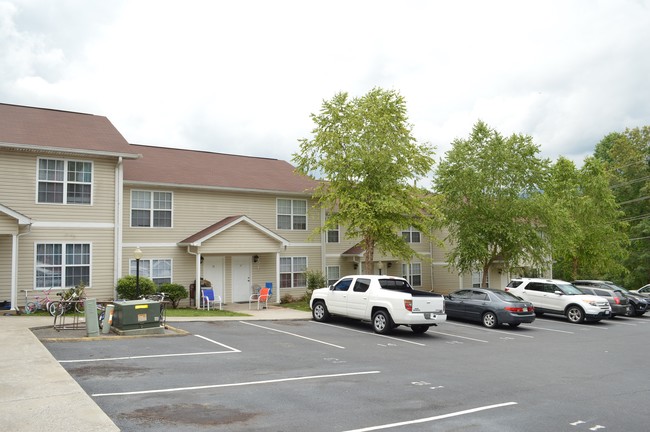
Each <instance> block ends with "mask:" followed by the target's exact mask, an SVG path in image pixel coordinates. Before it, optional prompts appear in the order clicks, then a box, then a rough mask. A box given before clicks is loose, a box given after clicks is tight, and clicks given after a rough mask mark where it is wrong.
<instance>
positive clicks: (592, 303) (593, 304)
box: [582, 300, 598, 306]
mask: <svg viewBox="0 0 650 432" xmlns="http://www.w3.org/2000/svg"><path fill="white" fill-rule="evenodd" d="M582 301H583V302H585V303H588V304H590V305H592V306H598V303H596V300H582Z"/></svg>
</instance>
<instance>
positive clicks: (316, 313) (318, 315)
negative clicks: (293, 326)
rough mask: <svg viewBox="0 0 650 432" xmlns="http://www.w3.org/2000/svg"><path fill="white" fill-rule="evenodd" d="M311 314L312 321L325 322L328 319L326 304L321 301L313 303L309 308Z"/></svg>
mask: <svg viewBox="0 0 650 432" xmlns="http://www.w3.org/2000/svg"><path fill="white" fill-rule="evenodd" d="M311 316H312V317H314V321H317V322H325V321H329V319H330V313H329V311H328V310H327V306H325V303H324V302H322V301H318V302H316V303H314V308H313V309H312V310H311Z"/></svg>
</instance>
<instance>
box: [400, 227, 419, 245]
mask: <svg viewBox="0 0 650 432" xmlns="http://www.w3.org/2000/svg"><path fill="white" fill-rule="evenodd" d="M402 238H403V239H404V241H405V242H406V243H420V231H418V230H416V229H415V228H413V227H410V228H409V229H408V230H406V231H402Z"/></svg>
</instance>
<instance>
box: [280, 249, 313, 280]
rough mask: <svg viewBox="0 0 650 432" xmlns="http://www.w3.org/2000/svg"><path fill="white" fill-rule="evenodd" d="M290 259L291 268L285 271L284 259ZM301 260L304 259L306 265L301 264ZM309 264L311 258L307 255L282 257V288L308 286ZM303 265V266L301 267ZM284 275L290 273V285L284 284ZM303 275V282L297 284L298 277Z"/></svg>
mask: <svg viewBox="0 0 650 432" xmlns="http://www.w3.org/2000/svg"><path fill="white" fill-rule="evenodd" d="M286 260H290V269H289V271H286V270H285V271H283V268H282V267H283V264H284V263H283V261H284V262H286ZM299 260H300V261H302V260H304V265H300V264H299ZM308 265H309V260H308V258H307V257H306V256H290V257H280V288H306V287H307V275H306V272H307V269H308ZM301 267H302V268H301ZM283 275H290V276H291V277H290V281H291V284H290V285H286V284H284V281H283V278H282V276H283ZM299 275H302V278H303V280H304V283H303V284H297V283H296V282H297V281H296V277H297V276H299Z"/></svg>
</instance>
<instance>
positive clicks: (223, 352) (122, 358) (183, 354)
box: [59, 335, 241, 363]
mask: <svg viewBox="0 0 650 432" xmlns="http://www.w3.org/2000/svg"><path fill="white" fill-rule="evenodd" d="M194 336H196V337H198V338H201V339H203V340H205V341H208V342H211V343H213V344H217V345H220V346H222V347H224V348H227V349H228V351H207V352H191V353H176V354H150V355H141V356H124V357H105V358H93V359H77V360H59V363H90V362H101V361H115V360H138V359H146V358H161V357H187V356H199V355H214V354H233V353H240V352H241V351H240V350H238V349H236V348H232V347H229V346H228V345H224V344H222V343H219V342H216V341H213V340H212V339H208V338H207V337H205V336H201V335H194Z"/></svg>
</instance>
